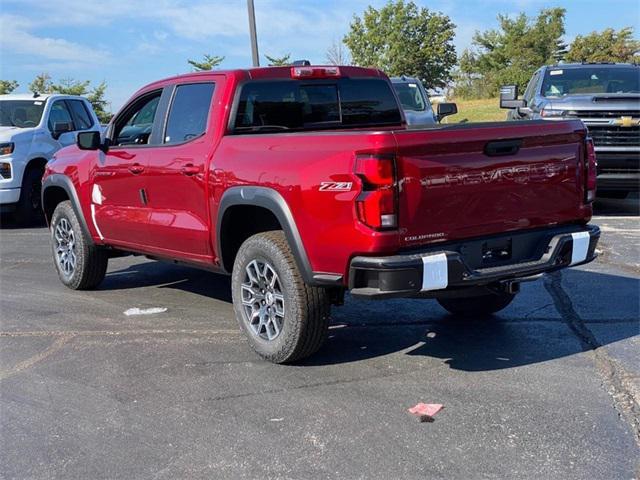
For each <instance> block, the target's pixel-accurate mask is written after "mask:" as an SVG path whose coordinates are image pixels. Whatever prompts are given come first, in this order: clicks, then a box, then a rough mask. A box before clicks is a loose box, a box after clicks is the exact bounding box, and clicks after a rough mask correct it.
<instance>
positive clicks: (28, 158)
mask: <svg viewBox="0 0 640 480" xmlns="http://www.w3.org/2000/svg"><path fill="white" fill-rule="evenodd" d="M99 127H100V125H99V123H98V119H97V118H96V115H95V113H94V112H93V108H92V107H91V104H90V103H89V102H88V101H87V100H86V99H85V98H82V97H77V96H73V95H57V94H55V95H53V94H52V95H32V94H10V95H0V210H1V211H2V212H13V213H14V216H15V218H16V220H17V221H19V222H20V223H22V224H29V223H32V222H34V221H36V220H37V219H39V218H42V207H41V204H40V199H41V195H40V189H41V179H42V174H43V172H44V166H45V164H46V163H47V161H48V160H49V159H50V158H51V157H52V155H53V154H54V153H55V152H56V151H58V150H59V149H60V148H62V147H64V146H66V145H71V144H73V143H75V141H76V138H75V134H76V132H78V131H83V130H90V131H98V130H99Z"/></svg>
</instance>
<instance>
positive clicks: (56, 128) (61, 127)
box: [51, 122, 73, 140]
mask: <svg viewBox="0 0 640 480" xmlns="http://www.w3.org/2000/svg"><path fill="white" fill-rule="evenodd" d="M72 131H73V125H72V124H71V123H69V122H56V123H54V124H53V132H52V134H51V136H52V137H53V138H55V139H56V140H57V139H58V138H60V135H62V134H63V133H67V132H72Z"/></svg>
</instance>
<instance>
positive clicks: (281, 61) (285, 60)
mask: <svg viewBox="0 0 640 480" xmlns="http://www.w3.org/2000/svg"><path fill="white" fill-rule="evenodd" d="M265 57H266V59H267V60H269V66H270V67H285V66H287V65H291V60H290V58H291V54H290V53H287V54H286V55H283V56H282V57H270V56H269V55H265Z"/></svg>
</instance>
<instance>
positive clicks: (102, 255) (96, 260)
mask: <svg viewBox="0 0 640 480" xmlns="http://www.w3.org/2000/svg"><path fill="white" fill-rule="evenodd" d="M63 227H64V228H63ZM67 228H68V229H69V230H70V231H71V233H70V234H68V235H67V236H66V237H65V236H64V235H61V233H62V231H63V230H65V229H67ZM58 237H60V238H66V239H67V241H66V242H62V244H61V243H60V242H59V240H58ZM70 238H71V239H73V245H72V246H69V243H70V242H69V241H68V239H70ZM61 245H64V247H65V251H66V252H67V257H69V255H70V253H73V254H74V257H73V258H75V265H74V267H73V268H72V269H70V270H69V269H65V263H64V262H63V261H62V260H61V257H60V256H59V255H58V247H59V246H61ZM61 248H62V247H61ZM51 249H52V253H53V263H54V265H55V266H56V270H57V271H58V276H59V277H60V281H61V282H62V283H64V284H65V285H66V286H67V287H69V288H71V289H73V290H90V289H92V288H95V287H96V286H98V284H99V283H100V282H102V280H103V279H104V276H105V274H106V272H107V264H108V263H109V256H108V254H107V252H106V251H105V250H104V249H102V248H99V247H97V246H95V245H94V244H93V242H92V241H91V239H90V238H89V237H88V236H87V234H86V233H85V232H84V231H83V229H82V227H81V226H80V222H79V221H78V217H77V216H76V212H75V210H74V209H73V207H72V206H71V202H70V201H68V200H67V201H65V202H61V203H59V204H58V206H56V209H55V210H54V211H53V215H52V217H51ZM67 265H68V264H67Z"/></svg>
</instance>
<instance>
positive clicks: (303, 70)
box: [291, 67, 340, 78]
mask: <svg viewBox="0 0 640 480" xmlns="http://www.w3.org/2000/svg"><path fill="white" fill-rule="evenodd" d="M336 77H340V68H338V67H291V78H336Z"/></svg>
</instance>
